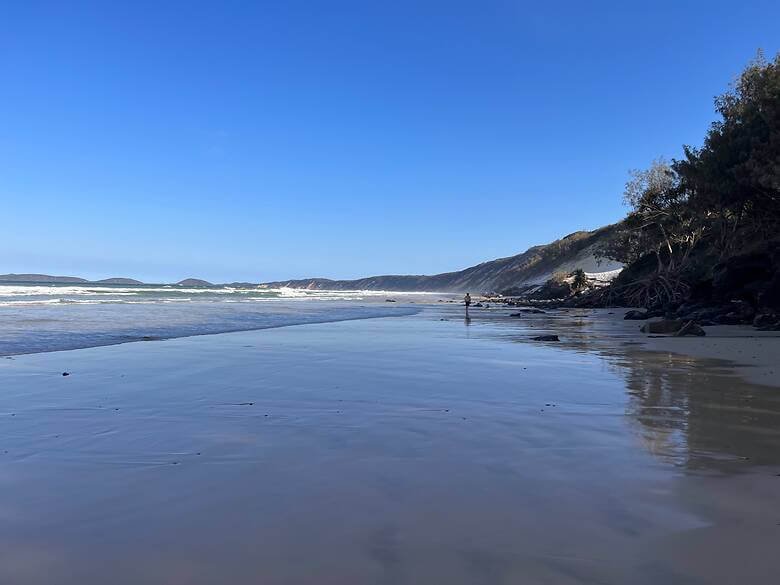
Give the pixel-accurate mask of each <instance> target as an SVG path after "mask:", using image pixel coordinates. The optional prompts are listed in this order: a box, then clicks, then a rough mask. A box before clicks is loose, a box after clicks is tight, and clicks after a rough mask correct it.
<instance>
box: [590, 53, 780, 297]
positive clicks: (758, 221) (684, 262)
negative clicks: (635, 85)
mask: <svg viewBox="0 0 780 585" xmlns="http://www.w3.org/2000/svg"><path fill="white" fill-rule="evenodd" d="M715 109H716V111H717V113H718V114H719V115H720V119H719V120H718V121H716V122H714V123H713V124H712V125H711V126H710V128H709V130H708V132H707V135H706V136H705V139H704V142H703V144H702V146H701V147H700V148H693V147H690V146H685V147H684V153H685V156H684V158H682V159H681V160H673V161H672V162H671V163H669V162H667V161H665V160H664V159H656V160H655V161H653V162H652V164H651V165H650V167H649V168H648V169H646V170H633V171H631V172H630V179H629V181H628V182H627V183H626V188H625V191H624V194H623V200H624V203H625V204H626V205H627V206H628V207H629V208H630V211H629V213H628V215H627V217H626V219H625V220H624V221H623V222H622V224H621V227H620V229H618V230H617V231H616V232H615V234H614V235H613V236H612V237H611V238H609V239H607V240H606V241H605V242H603V243H602V244H601V245H600V247H599V248H598V250H597V251H596V253H597V256H599V257H604V258H611V259H614V260H617V261H620V262H623V263H625V264H629V265H632V264H639V263H644V264H646V262H645V261H644V260H643V259H644V258H647V257H648V256H649V257H652V258H654V266H655V268H654V271H653V273H645V274H644V276H643V277H642V278H637V279H636V280H635V281H634V282H633V283H628V284H626V283H622V284H621V286H623V285H625V286H629V285H630V286H632V287H633V289H632V290H631V291H628V290H626V291H625V292H626V294H629V293H630V296H631V298H632V299H633V300H634V301H639V300H641V304H645V305H652V304H659V303H663V302H668V301H670V300H679V299H680V298H684V296H685V295H686V294H687V289H688V284H687V283H686V282H685V280H686V277H690V275H691V274H692V273H693V272H696V270H697V269H698V268H697V267H692V266H691V258H692V256H691V252H692V251H693V250H694V249H696V248H697V247H700V246H706V247H708V248H711V249H714V250H716V251H717V254H718V256H719V257H720V259H724V258H727V257H729V256H730V255H732V254H734V253H737V252H738V251H739V250H740V249H741V248H743V247H744V246H746V245H748V244H750V243H751V242H755V241H760V240H762V239H767V238H771V237H777V234H778V233H780V54H778V55H777V56H776V57H775V58H774V60H773V61H770V62H767V61H766V60H765V59H764V58H763V55H761V53H759V54H758V56H757V58H756V59H755V60H754V61H752V62H751V63H749V64H748V66H747V67H746V68H745V70H744V71H743V72H742V73H741V74H740V76H739V77H738V79H737V80H736V82H735V83H734V84H733V86H732V87H731V88H730V89H729V90H728V91H727V92H726V93H724V94H723V95H721V96H719V97H717V98H716V99H715ZM694 256H695V255H694ZM634 304H639V303H634Z"/></svg>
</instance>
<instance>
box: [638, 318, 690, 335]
mask: <svg viewBox="0 0 780 585" xmlns="http://www.w3.org/2000/svg"><path fill="white" fill-rule="evenodd" d="M682 326H683V322H682V321H680V320H679V319H663V320H661V321H650V322H649V323H645V324H644V325H642V328H641V329H640V331H641V332H642V333H661V334H665V335H668V334H671V333H677V332H678V331H679V330H680V329H682Z"/></svg>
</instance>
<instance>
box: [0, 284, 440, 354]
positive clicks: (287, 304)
mask: <svg viewBox="0 0 780 585" xmlns="http://www.w3.org/2000/svg"><path fill="white" fill-rule="evenodd" d="M393 294H395V295H397V294H399V293H388V292H386V291H322V290H299V289H289V288H278V289H267V288H259V287H256V286H246V287H242V286H212V287H182V286H178V285H107V284H49V283H20V284H12V283H5V284H0V355H13V354H21V353H35V352H41V351H57V350H65V349H76V348H83V347H93V346H98V345H110V344H115V343H124V342H128V341H139V340H153V339H165V338H171V337H184V336H189V335H204V334H210V333H224V332H229V331H246V330H251V329H265V328H271V327H284V326H288V325H302V324H306V323H323V322H330V321H343V320H350V319H366V318H373V317H387V316H393V315H408V314H411V313H414V312H415V309H414V307H410V306H409V305H402V304H391V303H385V301H386V300H387V298H388V297H389V296H392V295H393ZM403 294H404V295H405V296H406V295H410V294H419V295H421V296H422V295H424V294H425V293H403Z"/></svg>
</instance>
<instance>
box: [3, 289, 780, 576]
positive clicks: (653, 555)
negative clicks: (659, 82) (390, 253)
mask: <svg viewBox="0 0 780 585" xmlns="http://www.w3.org/2000/svg"><path fill="white" fill-rule="evenodd" d="M431 300H433V299H431ZM382 302H384V299H382ZM396 304H397V305H399V306H398V307H395V306H394V307H393V309H394V310H395V309H398V310H397V313H396V314H395V315H392V314H388V315H382V316H381V317H379V316H375V315H373V314H367V315H365V317H372V318H362V317H361V318H351V319H350V320H341V321H337V322H314V323H306V324H293V325H289V326H279V327H275V328H268V329H261V330H252V331H239V332H230V333H221V334H214V335H197V336H189V337H177V338H172V339H164V340H150V341H139V342H134V343H123V344H114V345H105V346H101V347H88V348H84V349H74V350H69V351H50V352H42V353H29V354H25V355H12V356H11V355H9V356H6V357H4V358H0V387H2V389H3V392H2V393H0V437H2V439H1V442H0V502H2V507H1V508H0V519H1V520H0V582H2V583H13V584H18V585H33V584H35V585H37V584H47V585H66V584H67V585H70V584H73V585H76V584H79V585H92V584H95V585H97V584H103V583H107V582H110V583H114V584H128V585H129V584H138V583H160V584H166V585H167V584H188V585H189V584H204V585H205V584H214V583H230V584H231V585H244V584H246V585H249V584H257V583H263V584H271V585H276V584H296V585H297V584H318V585H321V584H334V585H335V584H339V585H345V584H367V583H377V584H403V583H426V584H438V583H441V584H448V585H450V584H460V583H462V584H469V585H472V584H480V583H485V584H488V583H489V584H496V583H507V584H513V585H514V584H518V583H529V584H542V583H550V584H556V585H558V584H561V585H568V584H585V583H609V584H616V585H617V584H626V583H638V584H651V583H653V584H654V583H661V582H663V583H670V584H674V583H680V584H688V583H702V584H703V583H708V584H710V583H723V584H727V583H729V584H730V583H767V582H771V580H772V578H773V575H777V574H778V571H780V559H778V557H777V555H776V552H775V549H776V544H777V542H778V540H779V539H780V512H778V511H779V510H780V475H778V474H780V389H778V387H777V386H776V385H774V386H773V385H771V384H772V383H774V384H777V381H776V380H775V379H774V377H773V376H774V365H775V364H777V362H778V356H780V344H778V342H779V341H780V339H778V338H777V337H776V336H771V335H766V336H762V337H761V338H746V337H745V335H752V333H751V332H750V330H748V329H740V328H724V329H721V328H707V329H708V336H707V337H705V338H701V339H687V338H648V337H646V336H642V335H641V334H639V333H638V326H639V324H638V323H637V322H629V321H623V320H622V310H617V309H616V310H606V309H605V310H575V309H572V310H555V311H552V310H551V311H549V312H547V313H544V314H539V315H528V316H525V317H523V318H516V319H513V318H510V317H509V313H510V312H511V310H509V309H505V308H490V309H484V310H483V309H479V308H473V309H472V311H471V317H472V318H471V321H470V322H466V321H464V318H463V308H462V307H461V306H458V305H455V304H453V303H438V304H435V303H429V304H424V305H423V304H419V303H415V304H411V303H403V302H399V303H396ZM388 305H389V304H388ZM383 310H385V309H384V307H383ZM388 310H389V309H388ZM541 334H557V335H558V336H559V337H560V341H559V342H538V341H533V340H532V337H534V336H537V335H541ZM735 335H736V337H734V336H735ZM740 352H741V353H740ZM64 373H67V374H68V375H67V376H65V375H63V374H64Z"/></svg>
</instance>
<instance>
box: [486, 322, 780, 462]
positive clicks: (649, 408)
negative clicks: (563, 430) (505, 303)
mask: <svg viewBox="0 0 780 585" xmlns="http://www.w3.org/2000/svg"><path fill="white" fill-rule="evenodd" d="M502 317H503V318H502ZM490 323H491V325H493V326H495V325H498V326H499V327H498V333H497V336H498V337H500V338H503V339H508V340H511V341H514V342H522V343H528V337H529V334H528V333H527V332H525V331H522V330H525V329H530V330H532V331H534V332H535V331H551V332H552V331H555V332H562V335H561V342H560V343H558V344H556V347H559V348H561V349H565V350H573V351H577V352H584V353H590V354H595V355H598V356H600V357H601V358H602V359H603V360H604V364H605V365H606V367H607V368H608V369H609V370H610V371H611V372H613V373H614V374H616V375H618V376H620V377H621V378H622V379H624V380H625V390H626V394H627V396H628V401H627V404H626V414H627V420H628V421H629V423H630V424H632V426H633V427H634V428H635V430H636V432H637V434H638V436H639V437H640V440H641V442H642V444H643V445H644V446H645V447H646V448H647V449H648V451H650V452H651V453H653V455H655V456H657V457H660V458H663V459H664V460H665V461H668V462H669V463H672V464H674V465H678V466H684V467H686V468H688V469H692V470H696V469H701V470H707V469H712V470H718V471H723V472H733V471H741V470H744V469H746V468H748V467H750V466H752V465H765V464H779V463H780V391H778V390H777V389H775V388H767V387H764V386H758V385H755V384H751V383H748V382H746V381H745V380H742V379H740V378H739V377H737V376H735V374H734V371H733V368H732V367H730V364H729V363H728V362H726V361H723V360H715V359H705V358H694V357H690V356H686V355H682V354H678V353H671V352H657V351H646V350H643V349H642V344H641V343H639V342H638V341H637V339H638V338H639V336H638V335H637V334H636V333H634V332H632V333H628V332H627V328H626V327H620V328H615V327H613V325H615V324H616V318H615V317H611V314H608V313H607V312H606V311H600V312H598V311H582V312H577V311H573V312H571V313H568V312H567V313H561V312H555V311H551V312H550V313H548V314H547V315H543V316H537V315H534V316H533V317H531V318H526V319H523V320H522V322H519V323H518V322H517V321H515V322H512V321H510V320H507V319H506V318H505V316H504V315H497V316H495V315H494V316H493V318H492V319H490ZM617 324H620V322H619V321H618V322H617ZM518 329H520V330H518ZM778 360H779V361H780V355H779V356H778Z"/></svg>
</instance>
